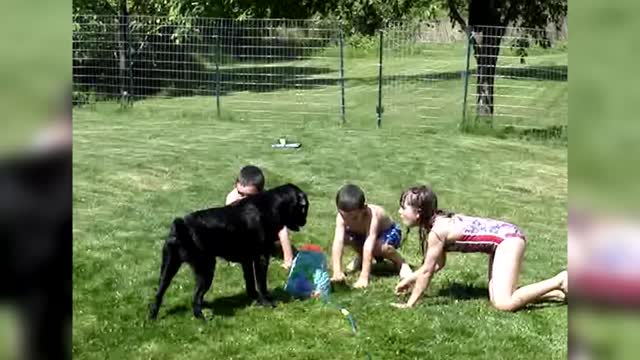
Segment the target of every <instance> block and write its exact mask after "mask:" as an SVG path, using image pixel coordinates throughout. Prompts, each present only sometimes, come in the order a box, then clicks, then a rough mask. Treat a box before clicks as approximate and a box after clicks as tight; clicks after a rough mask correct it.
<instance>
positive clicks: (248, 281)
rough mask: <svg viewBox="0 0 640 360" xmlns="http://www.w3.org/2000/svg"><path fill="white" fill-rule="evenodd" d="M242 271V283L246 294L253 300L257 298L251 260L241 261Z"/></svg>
mask: <svg viewBox="0 0 640 360" xmlns="http://www.w3.org/2000/svg"><path fill="white" fill-rule="evenodd" d="M242 273H243V275H244V284H245V286H246V288H247V296H249V298H251V299H254V300H256V299H258V292H257V291H256V275H255V271H254V269H253V261H252V260H248V261H244V262H242Z"/></svg>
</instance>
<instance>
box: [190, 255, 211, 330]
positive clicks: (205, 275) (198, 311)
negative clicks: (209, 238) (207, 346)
mask: <svg viewBox="0 0 640 360" xmlns="http://www.w3.org/2000/svg"><path fill="white" fill-rule="evenodd" d="M215 268H216V260H215V259H214V260H213V263H210V262H199V264H198V267H194V268H193V271H194V272H195V275H196V289H195V291H194V292H193V315H194V316H195V317H196V318H198V319H202V320H204V315H203V314H202V304H203V303H204V294H205V293H206V292H207V291H209V289H210V288H211V283H212V282H213V274H214V271H215Z"/></svg>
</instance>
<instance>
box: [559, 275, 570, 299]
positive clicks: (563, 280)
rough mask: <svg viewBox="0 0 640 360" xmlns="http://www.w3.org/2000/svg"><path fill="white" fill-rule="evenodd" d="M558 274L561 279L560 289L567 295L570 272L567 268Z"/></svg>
mask: <svg viewBox="0 0 640 360" xmlns="http://www.w3.org/2000/svg"><path fill="white" fill-rule="evenodd" d="M556 276H557V277H558V278H559V279H560V291H562V292H563V293H564V295H565V297H566V296H567V293H568V292H569V273H568V272H567V270H565V271H562V272H561V273H559V274H558V275H556Z"/></svg>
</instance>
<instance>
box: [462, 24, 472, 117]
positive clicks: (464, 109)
mask: <svg viewBox="0 0 640 360" xmlns="http://www.w3.org/2000/svg"><path fill="white" fill-rule="evenodd" d="M472 41H473V33H472V32H471V29H470V28H469V29H468V30H467V62H466V66H465V69H464V98H463V99H462V124H461V127H462V128H463V129H464V128H465V127H466V123H467V95H468V91H469V61H470V59H471V42H472Z"/></svg>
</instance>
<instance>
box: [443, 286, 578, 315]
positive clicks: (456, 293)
mask: <svg viewBox="0 0 640 360" xmlns="http://www.w3.org/2000/svg"><path fill="white" fill-rule="evenodd" d="M438 296H439V297H449V298H454V299H458V300H472V299H480V298H484V299H487V301H488V300H489V289H488V288H486V287H478V286H474V285H469V284H461V283H456V282H454V283H451V284H450V285H449V286H448V287H446V288H442V289H440V290H439V291H438ZM565 304H566V303H565V302H564V301H559V300H543V301H538V302H535V303H533V304H528V305H526V306H525V307H524V309H526V310H538V309H544V308H548V307H556V306H564V305H565ZM524 309H523V310H524Z"/></svg>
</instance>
